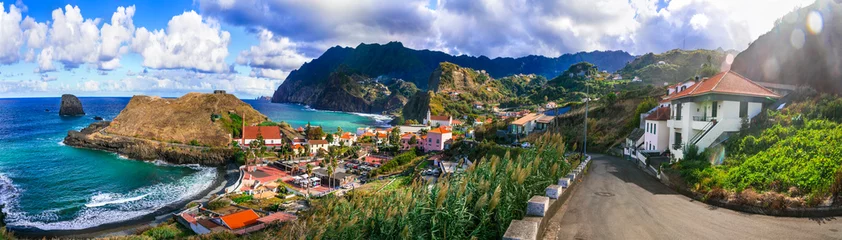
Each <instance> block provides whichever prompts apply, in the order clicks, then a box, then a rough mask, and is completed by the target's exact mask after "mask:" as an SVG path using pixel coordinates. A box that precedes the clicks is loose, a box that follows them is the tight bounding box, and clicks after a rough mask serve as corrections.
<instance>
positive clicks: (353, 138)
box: [338, 132, 357, 146]
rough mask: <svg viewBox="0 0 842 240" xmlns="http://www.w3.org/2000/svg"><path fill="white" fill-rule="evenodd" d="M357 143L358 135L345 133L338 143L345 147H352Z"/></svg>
mask: <svg viewBox="0 0 842 240" xmlns="http://www.w3.org/2000/svg"><path fill="white" fill-rule="evenodd" d="M356 142H357V135H356V134H353V133H350V132H343V133H342V135H341V136H339V140H338V143H339V144H340V145H343V146H351V145H354V143H356Z"/></svg>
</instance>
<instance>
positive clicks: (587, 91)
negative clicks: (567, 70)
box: [582, 80, 591, 157]
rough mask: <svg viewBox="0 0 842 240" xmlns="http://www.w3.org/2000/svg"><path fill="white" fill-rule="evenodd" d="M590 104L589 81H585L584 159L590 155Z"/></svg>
mask: <svg viewBox="0 0 842 240" xmlns="http://www.w3.org/2000/svg"><path fill="white" fill-rule="evenodd" d="M590 102H591V98H590V86H588V81H587V80H585V144H584V145H582V157H585V155H587V154H588V103H590Z"/></svg>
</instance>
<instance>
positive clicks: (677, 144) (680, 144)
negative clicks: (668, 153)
mask: <svg viewBox="0 0 842 240" xmlns="http://www.w3.org/2000/svg"><path fill="white" fill-rule="evenodd" d="M682 148H684V144H682V143H674V144H672V149H673V150H681V149H682Z"/></svg>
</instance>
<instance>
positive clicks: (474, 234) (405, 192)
mask: <svg viewBox="0 0 842 240" xmlns="http://www.w3.org/2000/svg"><path fill="white" fill-rule="evenodd" d="M534 145H535V148H532V149H529V150H526V151H523V152H522V153H521V154H516V155H514V156H513V154H509V153H506V154H504V155H503V156H502V157H500V156H498V155H493V156H486V157H484V158H482V159H481V160H478V161H476V162H475V163H474V165H473V166H470V167H469V168H468V170H467V171H465V172H462V173H458V174H454V175H450V176H444V177H442V178H440V179H439V182H438V183H437V184H435V185H433V186H431V187H430V186H428V185H427V184H424V183H421V182H419V181H414V182H413V183H412V184H410V185H409V186H407V187H404V188H399V189H395V190H390V191H383V192H379V193H360V194H352V195H351V196H349V197H340V198H333V197H331V198H325V199H321V200H319V201H320V202H317V203H316V204H314V206H313V210H311V212H310V213H309V214H307V215H306V216H304V218H306V220H302V221H298V222H296V223H292V224H288V225H286V226H285V227H283V228H282V229H280V230H279V231H278V235H279V236H284V238H299V237H300V236H304V237H303V238H306V239H411V238H412V239H499V238H500V237H501V236H502V235H503V233H505V231H506V228H508V225H509V223H510V222H511V220H512V219H520V218H522V217H523V216H524V215H525V211H526V203H527V201H528V199H529V198H530V197H531V196H533V195H543V193H544V188H545V187H546V186H548V185H551V184H554V183H555V182H556V180H557V179H558V178H560V177H562V176H563V175H565V174H567V173H568V172H569V171H570V170H571V164H570V163H568V162H567V161H566V159H565V158H564V151H565V150H566V149H565V148H564V146H565V144H564V142H563V139H562V137H561V136H560V135H544V136H541V137H538V138H537V140H536V142H535V144H534Z"/></svg>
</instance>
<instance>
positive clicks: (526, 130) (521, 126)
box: [509, 113, 542, 137]
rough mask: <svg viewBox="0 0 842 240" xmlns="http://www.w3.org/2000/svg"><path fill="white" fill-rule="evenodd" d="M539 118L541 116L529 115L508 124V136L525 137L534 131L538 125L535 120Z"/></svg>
mask: <svg viewBox="0 0 842 240" xmlns="http://www.w3.org/2000/svg"><path fill="white" fill-rule="evenodd" d="M541 116H542V115H541V114H537V113H529V114H526V115H524V116H523V117H521V118H518V119H517V120H515V121H514V122H512V123H511V124H509V134H512V135H515V136H517V137H525V136H526V135H529V134H530V133H532V131H533V130H534V129H535V126H537V125H538V124H537V123H538V122H537V120H538V118H540V117H541Z"/></svg>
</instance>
